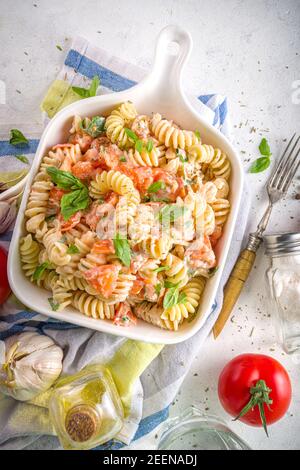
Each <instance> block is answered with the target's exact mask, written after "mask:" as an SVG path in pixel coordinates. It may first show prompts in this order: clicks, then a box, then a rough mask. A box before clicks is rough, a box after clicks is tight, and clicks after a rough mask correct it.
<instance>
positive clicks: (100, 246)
mask: <svg viewBox="0 0 300 470" xmlns="http://www.w3.org/2000/svg"><path fill="white" fill-rule="evenodd" d="M114 252H115V247H114V243H113V241H112V240H97V241H96V242H95V243H94V246H93V248H92V253H93V254H94V253H95V254H104V255H108V254H113V253H114Z"/></svg>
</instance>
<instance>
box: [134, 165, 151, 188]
mask: <svg viewBox="0 0 300 470" xmlns="http://www.w3.org/2000/svg"><path fill="white" fill-rule="evenodd" d="M130 172H131V178H132V180H133V182H134V185H135V186H136V188H137V189H138V190H139V191H140V192H142V193H145V192H146V191H147V189H148V188H149V186H150V185H151V184H152V183H153V181H154V180H153V175H152V168H150V167H147V166H141V167H137V168H132V169H130Z"/></svg>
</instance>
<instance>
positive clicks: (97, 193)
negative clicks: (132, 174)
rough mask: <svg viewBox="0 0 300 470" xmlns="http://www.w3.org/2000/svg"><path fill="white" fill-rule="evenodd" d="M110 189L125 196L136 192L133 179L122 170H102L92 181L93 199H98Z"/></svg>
mask: <svg viewBox="0 0 300 470" xmlns="http://www.w3.org/2000/svg"><path fill="white" fill-rule="evenodd" d="M108 191H114V192H115V193H117V194H119V195H120V196H125V195H126V194H128V193H130V192H134V191H135V188H134V185H133V182H132V180H131V179H130V178H128V176H126V175H124V174H123V173H121V172H120V171H114V170H110V171H102V173H100V174H97V175H96V177H95V180H93V181H92V182H91V189H90V196H91V197H92V198H93V199H98V198H99V197H101V196H103V195H104V194H106V193H107V192H108Z"/></svg>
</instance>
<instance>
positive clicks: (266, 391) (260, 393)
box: [233, 380, 273, 437]
mask: <svg viewBox="0 0 300 470" xmlns="http://www.w3.org/2000/svg"><path fill="white" fill-rule="evenodd" d="M271 392H272V390H271V389H270V388H269V387H267V384H266V382H265V381H264V380H258V381H257V382H256V384H255V385H254V387H251V388H250V395H251V398H250V400H249V401H248V403H247V405H245V406H244V408H243V409H242V411H240V413H239V414H238V416H237V417H236V418H234V420H233V421H236V420H237V419H239V418H241V417H242V416H245V414H247V413H248V412H249V411H251V410H252V409H253V408H254V407H255V406H258V409H259V414H260V419H261V422H262V425H263V428H264V430H265V433H266V435H267V436H268V437H269V434H268V429H267V421H266V415H265V408H264V404H266V405H267V407H268V409H269V410H270V409H271V408H270V405H272V403H273V400H272V399H271V398H270V393H271Z"/></svg>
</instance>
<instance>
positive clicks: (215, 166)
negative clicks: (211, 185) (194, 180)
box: [188, 143, 231, 180]
mask: <svg viewBox="0 0 300 470" xmlns="http://www.w3.org/2000/svg"><path fill="white" fill-rule="evenodd" d="M188 158H189V160H190V161H194V162H195V161H196V162H199V163H202V164H203V166H202V170H203V172H204V174H205V176H206V177H207V179H213V178H218V177H221V178H224V179H225V180H228V179H229V177H230V173H231V164H230V161H229V159H228V157H227V155H226V153H225V152H223V151H222V150H220V149H217V148H216V149H215V148H214V147H212V145H206V144H200V143H198V144H195V145H192V146H191V147H189V149H188Z"/></svg>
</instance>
